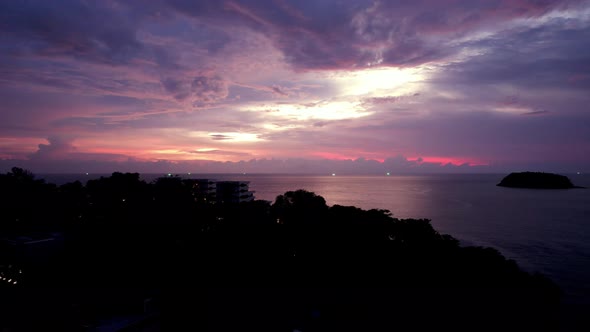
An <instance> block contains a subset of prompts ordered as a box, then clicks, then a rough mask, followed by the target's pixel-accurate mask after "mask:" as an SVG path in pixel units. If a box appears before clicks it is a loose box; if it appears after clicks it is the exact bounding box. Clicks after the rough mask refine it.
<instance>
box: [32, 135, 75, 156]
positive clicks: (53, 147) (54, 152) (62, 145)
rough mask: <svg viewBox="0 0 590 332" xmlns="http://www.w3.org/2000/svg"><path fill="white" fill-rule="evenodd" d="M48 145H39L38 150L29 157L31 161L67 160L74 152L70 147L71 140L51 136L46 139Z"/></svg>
mask: <svg viewBox="0 0 590 332" xmlns="http://www.w3.org/2000/svg"><path fill="white" fill-rule="evenodd" d="M47 141H48V142H49V144H39V149H38V150H37V151H36V152H35V153H33V154H32V155H31V156H30V159H32V160H58V159H68V157H69V155H70V154H71V153H73V152H76V148H75V147H74V146H73V145H72V141H73V140H72V139H68V138H64V137H58V136H53V137H49V138H48V139H47Z"/></svg>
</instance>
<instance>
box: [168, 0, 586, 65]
mask: <svg viewBox="0 0 590 332" xmlns="http://www.w3.org/2000/svg"><path fill="white" fill-rule="evenodd" d="M578 2H579V1H532V0H520V1H487V0H486V1H484V0H479V1H473V0H470V1H427V0H422V1H386V2H372V1H356V2H343V1H335V0H333V1H271V0H258V1H239V2H237V1H225V2H220V1H198V2H191V1H168V4H169V5H170V6H171V7H172V8H174V9H175V10H177V11H178V12H180V13H183V14H185V15H190V16H192V17H198V18H201V19H208V20H212V21H215V22H225V23H226V24H236V25H243V26H246V27H249V28H251V29H254V30H257V31H260V32H262V33H264V34H266V35H268V36H269V37H270V38H272V39H273V41H274V44H275V46H276V47H278V48H279V49H280V50H281V51H282V52H283V53H284V55H285V57H286V59H287V61H289V62H290V63H291V64H292V65H293V66H294V67H295V68H298V69H303V70H305V69H336V68H353V67H357V66H361V67H364V66H366V65H367V64H369V63H373V64H389V65H398V66H409V65H417V64H422V63H425V62H429V61H435V60H439V59H442V58H444V57H446V56H449V55H451V54H452V51H453V50H452V49H450V48H448V47H443V46H446V43H447V42H448V41H449V40H451V39H453V38H455V37H457V36H458V35H462V34H465V33H467V32H471V31H473V30H474V29H477V28H482V27H485V26H488V25H493V24H501V23H502V22H504V21H507V20H509V19H513V18H517V17H523V18H527V17H534V16H539V15H542V14H544V13H546V12H548V11H549V10H552V9H554V8H558V7H559V8H563V7H565V6H567V5H570V4H575V3H578ZM218 24H219V23H218Z"/></svg>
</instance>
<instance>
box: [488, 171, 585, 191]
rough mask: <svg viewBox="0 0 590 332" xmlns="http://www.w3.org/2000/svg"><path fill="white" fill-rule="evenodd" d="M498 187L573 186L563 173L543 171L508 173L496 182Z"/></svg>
mask: <svg viewBox="0 0 590 332" xmlns="http://www.w3.org/2000/svg"><path fill="white" fill-rule="evenodd" d="M498 186H500V187H511V188H529V189H571V188H581V187H578V186H574V184H573V183H572V181H571V180H570V179H569V178H568V177H567V176H565V175H559V174H553V173H544V172H520V173H510V174H508V175H507V176H506V177H504V178H503V179H502V181H500V183H498Z"/></svg>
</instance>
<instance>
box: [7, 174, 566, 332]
mask: <svg viewBox="0 0 590 332" xmlns="http://www.w3.org/2000/svg"><path fill="white" fill-rule="evenodd" d="M0 184H1V186H0V191H1V195H2V206H1V207H2V219H1V224H0V227H1V229H2V238H3V241H4V242H3V246H4V247H3V248H2V249H3V252H2V255H0V259H2V261H1V262H0V268H2V269H4V270H3V271H4V272H3V273H5V274H10V273H12V274H14V275H15V277H11V280H12V278H14V280H16V277H18V281H19V283H18V284H17V285H15V284H8V285H4V284H2V285H1V286H0V292H2V296H1V297H2V300H1V301H0V305H1V307H0V312H2V313H3V314H8V315H7V316H6V317H8V318H7V319H6V320H4V323H0V327H3V326H2V324H5V326H7V327H10V328H11V329H12V330H15V331H26V330H31V329H33V330H34V329H38V328H40V327H41V326H42V327H43V328H42V329H44V330H50V329H57V330H61V331H80V330H84V328H83V326H96V325H99V324H100V321H101V319H104V318H105V317H115V316H118V315H122V314H125V315H140V314H141V313H142V312H143V307H144V303H143V299H145V298H150V299H152V300H151V301H153V302H154V303H156V304H157V305H155V304H154V305H153V307H157V308H159V309H158V310H155V312H157V313H158V314H157V315H156V316H150V318H149V319H151V320H145V321H144V323H142V324H151V327H150V328H152V329H154V328H155V326H157V330H166V331H167V330H186V328H185V327H186V326H189V327H191V329H194V330H199V329H203V330H214V331H222V330H228V331H233V330H268V331H282V330H284V331H293V330H294V329H300V330H302V331H327V330H330V331H331V330H334V331H342V330H345V331H353V330H366V331H374V330H410V329H411V330H417V329H432V328H449V329H454V330H457V329H458V330H471V329H475V330H480V331H481V330H497V329H500V328H501V329H502V330H511V329H513V328H514V330H517V329H520V330H531V329H536V330H554V329H555V328H556V327H557V320H556V315H557V310H558V309H557V305H558V303H559V290H558V289H557V287H556V286H555V285H554V284H553V283H552V282H550V281H549V280H548V279H546V278H544V277H542V276H539V275H534V276H532V275H530V274H528V273H525V272H523V271H522V270H520V269H519V268H518V266H517V265H516V263H515V262H514V261H511V260H507V259H506V258H504V257H503V256H502V255H501V254H500V253H499V252H498V251H496V250H495V249H492V248H481V247H461V246H459V242H458V241H457V240H456V239H454V238H452V237H451V236H449V235H442V234H439V233H438V232H436V231H435V230H434V229H433V228H432V226H431V224H430V222H429V221H428V220H423V219H421V220H414V219H397V218H394V217H392V215H391V213H390V212H389V211H387V210H369V211H365V210H362V209H359V208H356V207H351V206H339V205H335V206H332V207H329V206H327V205H326V201H325V200H324V198H322V197H321V196H318V195H316V194H314V193H311V192H308V191H305V190H297V191H289V192H286V193H285V194H283V195H279V196H278V197H277V198H276V200H275V202H274V203H273V204H272V205H271V204H269V203H268V202H264V201H253V202H248V203H240V204H223V205H215V204H210V203H204V202H203V201H202V200H201V199H198V198H197V197H196V196H195V193H194V192H193V190H192V187H191V183H190V182H189V181H184V180H182V179H180V178H175V177H169V178H162V179H158V180H157V181H155V182H154V183H149V184H148V183H145V182H144V181H142V180H140V178H139V174H137V173H134V174H130V173H126V174H122V173H113V175H112V176H111V177H107V178H100V179H98V180H91V181H88V183H87V184H86V185H85V186H84V185H82V184H81V183H80V182H74V183H70V184H66V185H63V186H60V187H57V186H54V185H51V184H46V183H45V182H44V181H42V180H36V179H35V178H34V176H33V175H32V174H31V173H30V172H27V171H24V170H21V169H13V170H12V172H9V173H8V174H6V175H0ZM35 232H36V233H35ZM39 232H45V233H47V232H52V233H51V234H54V235H52V239H53V242H35V241H29V242H26V243H28V244H22V243H21V244H15V243H17V242H18V241H17V242H15V241H12V242H10V241H9V239H12V238H15V237H18V236H20V237H21V238H22V236H23V235H26V236H29V237H31V238H32V237H33V235H32V234H33V233H35V234H40V233H39ZM55 234H59V235H55ZM39 236H40V235H39ZM57 240H60V241H61V242H60V243H62V245H60V246H58V247H59V248H57V249H56V248H53V247H48V249H47V250H46V249H40V250H37V251H36V249H35V248H38V247H35V246H36V245H37V244H38V243H56V242H58V241H57ZM27 241H28V240H27ZM23 243H24V242H23ZM31 243H33V244H34V245H35V246H34V245H33V244H31ZM19 246H20V247H19ZM21 247H22V248H31V249H27V250H28V251H26V252H25V251H23V250H21V249H17V250H13V249H12V248H21ZM41 250H42V251H43V252H45V253H46V255H47V256H48V257H49V258H50V259H44V260H43V261H44V263H39V262H38V261H37V260H35V259H31V257H30V256H37V255H39V251H41ZM33 258H34V257H33ZM17 270H18V272H15V271H17ZM31 303H35V305H30V304H31ZM30 317H35V319H33V320H32V319H30ZM154 317H156V318H154ZM146 322H147V323H146ZM509 324H510V325H509ZM512 327H513V328H512ZM133 328H136V329H140V328H142V327H141V326H139V325H138V326H135V327H133Z"/></svg>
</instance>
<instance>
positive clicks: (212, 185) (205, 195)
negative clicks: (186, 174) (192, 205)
mask: <svg viewBox="0 0 590 332" xmlns="http://www.w3.org/2000/svg"><path fill="white" fill-rule="evenodd" d="M184 181H186V182H187V183H189V185H191V186H192V191H193V196H194V197H195V201H197V202H200V203H206V202H209V203H214V202H215V198H216V193H217V186H216V182H215V180H209V179H188V180H184Z"/></svg>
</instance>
